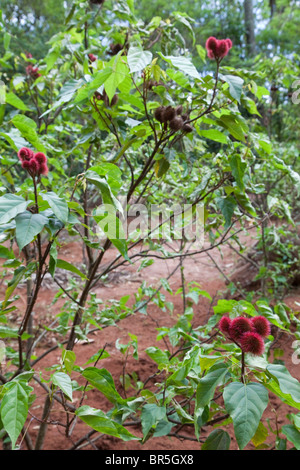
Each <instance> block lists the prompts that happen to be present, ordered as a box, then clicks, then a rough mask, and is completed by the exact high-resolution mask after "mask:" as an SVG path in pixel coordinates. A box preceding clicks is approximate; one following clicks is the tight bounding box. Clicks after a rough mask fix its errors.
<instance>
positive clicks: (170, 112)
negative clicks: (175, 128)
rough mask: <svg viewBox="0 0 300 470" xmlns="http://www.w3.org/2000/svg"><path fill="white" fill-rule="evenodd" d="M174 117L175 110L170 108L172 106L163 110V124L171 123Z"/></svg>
mask: <svg viewBox="0 0 300 470" xmlns="http://www.w3.org/2000/svg"><path fill="white" fill-rule="evenodd" d="M175 115H176V112H175V109H174V108H172V106H167V107H166V109H165V110H164V115H163V117H164V122H167V121H172V119H174V117H175Z"/></svg>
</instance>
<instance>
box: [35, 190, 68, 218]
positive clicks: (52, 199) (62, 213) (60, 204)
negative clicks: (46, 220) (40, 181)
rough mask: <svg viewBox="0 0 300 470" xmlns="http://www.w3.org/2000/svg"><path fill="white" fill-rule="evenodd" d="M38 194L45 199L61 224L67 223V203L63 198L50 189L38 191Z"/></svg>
mask: <svg viewBox="0 0 300 470" xmlns="http://www.w3.org/2000/svg"><path fill="white" fill-rule="evenodd" d="M40 196H41V197H42V198H43V199H44V201H47V202H48V204H49V206H50V207H51V209H52V210H53V212H54V214H55V215H56V217H57V218H58V220H60V221H61V222H62V223H63V224H65V225H66V224H67V222H68V217H69V208H68V203H67V201H66V200H65V199H62V198H61V197H59V196H58V195H57V194H56V193H54V192H52V191H50V192H48V193H40Z"/></svg>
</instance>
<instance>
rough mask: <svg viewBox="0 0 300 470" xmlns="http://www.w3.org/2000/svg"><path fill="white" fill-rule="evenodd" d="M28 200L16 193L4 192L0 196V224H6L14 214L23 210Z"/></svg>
mask: <svg viewBox="0 0 300 470" xmlns="http://www.w3.org/2000/svg"><path fill="white" fill-rule="evenodd" d="M28 204H29V201H25V199H23V198H22V197H21V196H17V195H16V194H4V196H1V197H0V224H6V223H7V222H9V221H10V220H11V219H13V218H15V217H16V215H18V214H20V213H21V212H24V211H25V210H26V207H27V206H28Z"/></svg>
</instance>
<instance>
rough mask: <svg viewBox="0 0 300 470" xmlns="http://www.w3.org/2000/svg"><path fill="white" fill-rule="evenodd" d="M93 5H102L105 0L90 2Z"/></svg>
mask: <svg viewBox="0 0 300 470" xmlns="http://www.w3.org/2000/svg"><path fill="white" fill-rule="evenodd" d="M90 2H91V3H93V5H102V3H104V2H105V0H90Z"/></svg>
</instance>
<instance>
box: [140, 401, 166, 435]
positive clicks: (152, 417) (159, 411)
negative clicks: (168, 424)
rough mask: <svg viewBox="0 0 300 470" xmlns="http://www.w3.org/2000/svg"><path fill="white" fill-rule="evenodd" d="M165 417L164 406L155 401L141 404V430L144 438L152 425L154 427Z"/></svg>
mask: <svg viewBox="0 0 300 470" xmlns="http://www.w3.org/2000/svg"><path fill="white" fill-rule="evenodd" d="M165 419H166V407H165V406H158V405H156V404H155V403H149V404H146V405H145V406H143V409H142V414H141V422H142V430H143V435H144V438H146V436H147V434H148V433H149V431H150V429H151V428H152V427H156V425H157V423H158V422H159V421H162V420H165Z"/></svg>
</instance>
